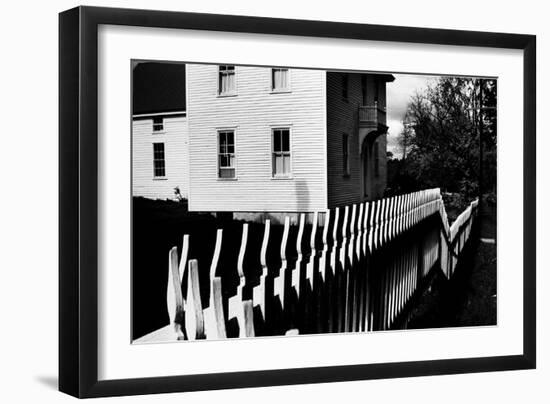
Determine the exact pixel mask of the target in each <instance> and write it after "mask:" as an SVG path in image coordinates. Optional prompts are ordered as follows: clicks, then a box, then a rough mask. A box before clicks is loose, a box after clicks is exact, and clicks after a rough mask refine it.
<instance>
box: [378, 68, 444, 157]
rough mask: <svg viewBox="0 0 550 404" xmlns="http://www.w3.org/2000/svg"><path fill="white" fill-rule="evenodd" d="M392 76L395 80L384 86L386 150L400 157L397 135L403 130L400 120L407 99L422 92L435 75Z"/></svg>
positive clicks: (403, 115) (405, 110) (407, 102)
mask: <svg viewBox="0 0 550 404" xmlns="http://www.w3.org/2000/svg"><path fill="white" fill-rule="evenodd" d="M394 76H395V81H394V82H392V83H388V85H387V86H386V110H387V125H388V128H389V129H388V151H390V152H392V153H393V155H394V156H396V157H401V155H402V151H401V150H400V148H399V144H398V137H399V134H400V133H401V131H402V130H403V123H402V121H403V118H404V117H405V113H406V112H407V106H408V104H409V101H410V100H411V97H412V96H413V95H414V94H416V93H417V92H418V93H421V92H423V91H424V90H425V89H426V88H427V87H428V85H429V84H430V82H432V81H433V80H435V79H437V77H434V76H422V75H412V74H394Z"/></svg>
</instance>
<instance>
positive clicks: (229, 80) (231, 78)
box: [218, 65, 236, 95]
mask: <svg viewBox="0 0 550 404" xmlns="http://www.w3.org/2000/svg"><path fill="white" fill-rule="evenodd" d="M218 76H219V77H218V93H219V94H220V95H223V94H235V92H236V89H235V66H231V65H221V66H219V71H218Z"/></svg>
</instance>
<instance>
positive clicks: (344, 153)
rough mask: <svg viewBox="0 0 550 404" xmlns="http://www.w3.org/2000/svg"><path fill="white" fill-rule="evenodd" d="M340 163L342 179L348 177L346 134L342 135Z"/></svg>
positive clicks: (347, 138)
mask: <svg viewBox="0 0 550 404" xmlns="http://www.w3.org/2000/svg"><path fill="white" fill-rule="evenodd" d="M342 163H343V167H342V168H343V172H344V177H349V173H350V170H349V135H348V134H347V133H344V134H343V135H342Z"/></svg>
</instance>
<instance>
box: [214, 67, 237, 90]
mask: <svg viewBox="0 0 550 404" xmlns="http://www.w3.org/2000/svg"><path fill="white" fill-rule="evenodd" d="M229 66H232V67H233V88H232V89H231V90H230V91H225V92H222V74H223V73H222V70H221V68H222V67H225V68H226V70H223V72H227V71H228V70H227V67H229ZM225 74H226V75H227V73H225ZM216 85H217V91H216V93H217V95H218V97H228V96H235V95H237V66H236V65H218V68H217V84H216Z"/></svg>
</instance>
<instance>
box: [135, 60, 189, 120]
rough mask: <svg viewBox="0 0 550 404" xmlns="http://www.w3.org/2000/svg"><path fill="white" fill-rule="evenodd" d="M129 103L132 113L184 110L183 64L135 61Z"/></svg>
mask: <svg viewBox="0 0 550 404" xmlns="http://www.w3.org/2000/svg"><path fill="white" fill-rule="evenodd" d="M132 104H133V109H132V111H133V114H134V115H138V114H152V113H159V112H175V111H185V110H186V105H185V64H183V63H155V62H140V63H137V64H136V65H135V66H134V70H133V100H132Z"/></svg>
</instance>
